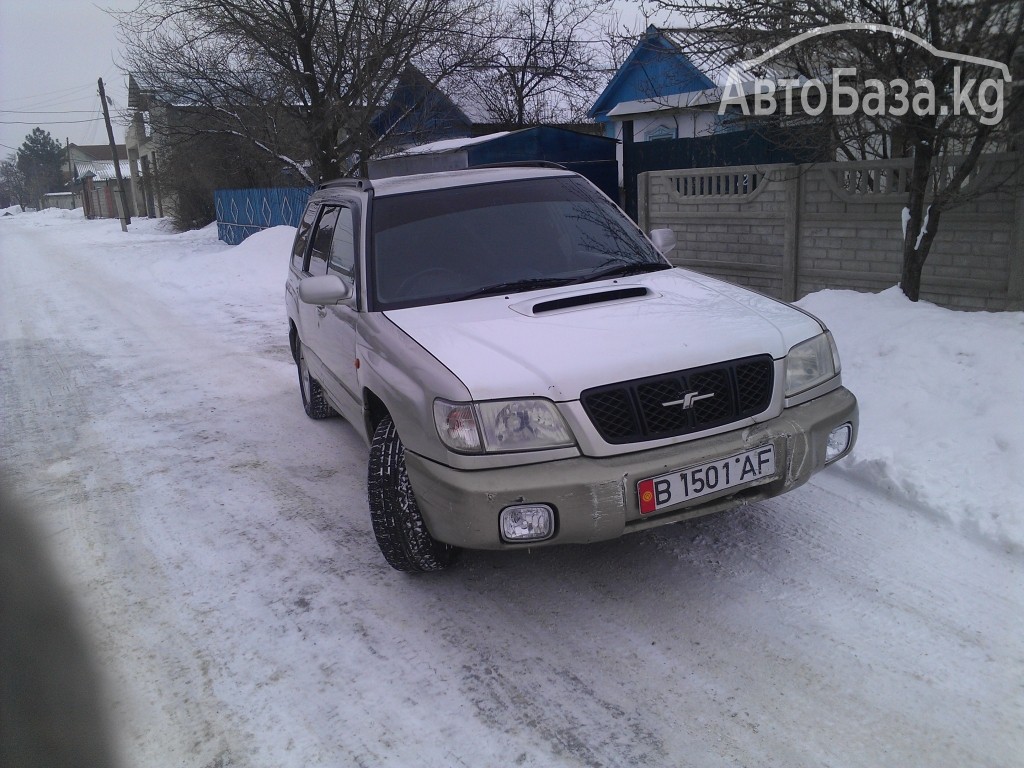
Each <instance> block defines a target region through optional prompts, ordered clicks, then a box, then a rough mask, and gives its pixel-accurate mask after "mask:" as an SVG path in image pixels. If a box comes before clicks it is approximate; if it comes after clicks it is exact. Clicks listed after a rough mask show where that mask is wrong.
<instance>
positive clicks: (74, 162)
mask: <svg viewBox="0 0 1024 768" xmlns="http://www.w3.org/2000/svg"><path fill="white" fill-rule="evenodd" d="M115 150H116V152H117V164H118V166H119V168H118V170H120V172H121V178H122V179H123V180H124V182H125V201H126V203H127V206H128V211H127V213H128V215H129V216H134V215H137V210H136V207H135V204H134V201H135V196H134V195H133V194H132V190H131V189H130V187H129V186H128V182H129V179H130V178H131V163H130V162H129V160H128V150H127V147H126V146H125V145H124V144H119V145H117V146H116V147H115ZM64 162H65V165H64V170H65V172H66V173H67V176H68V179H69V186H70V187H71V189H72V192H73V194H74V204H73V207H74V208H78V207H79V206H81V207H82V208H83V209H84V212H85V217H86V218H87V219H98V218H111V219H116V218H120V217H121V211H120V208H119V203H118V199H119V198H118V190H117V172H116V171H115V167H114V153H113V152H111V149H110V145H109V144H90V145H81V144H69V145H68V148H67V154H66V157H65V161H64ZM61 207H66V201H65V202H64V203H62V204H61Z"/></svg>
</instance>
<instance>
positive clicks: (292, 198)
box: [213, 187, 313, 245]
mask: <svg viewBox="0 0 1024 768" xmlns="http://www.w3.org/2000/svg"><path fill="white" fill-rule="evenodd" d="M311 194H313V188H312V187H309V188H276V189H218V190H216V191H215V192H214V193H213V196H214V202H215V203H216V206H217V237H218V238H220V239H221V240H223V241H224V242H225V243H227V244H228V245H238V244H239V243H240V242H242V241H243V240H245V238H247V237H248V236H249V235H252V234H255V233H256V232H259V231H260V230H261V229H267V228H268V227H276V226H278V225H281V224H287V225H288V226H291V227H296V226H298V224H299V219H301V218H302V211H303V209H304V208H305V207H306V201H307V200H308V199H309V196H310V195H311Z"/></svg>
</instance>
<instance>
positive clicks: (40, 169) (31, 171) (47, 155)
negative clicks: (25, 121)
mask: <svg viewBox="0 0 1024 768" xmlns="http://www.w3.org/2000/svg"><path fill="white" fill-rule="evenodd" d="M17 156H18V159H17V166H18V170H19V171H21V173H22V175H23V176H24V183H25V191H26V195H25V196H26V201H27V202H30V203H31V204H32V205H35V206H36V207H42V206H41V203H42V198H43V195H44V194H46V193H47V192H59V191H60V190H61V189H63V186H64V184H63V180H62V178H61V163H62V162H63V159H64V148H63V147H61V145H60V144H59V143H58V142H56V141H54V139H53V137H52V136H50V134H49V133H48V132H47V131H44V130H43V129H42V128H33V129H32V133H30V134H29V135H28V136H26V137H25V142H24V143H23V144H22V145H21V146H20V147H18V152H17Z"/></svg>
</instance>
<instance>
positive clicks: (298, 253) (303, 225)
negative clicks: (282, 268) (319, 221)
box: [292, 205, 320, 272]
mask: <svg viewBox="0 0 1024 768" xmlns="http://www.w3.org/2000/svg"><path fill="white" fill-rule="evenodd" d="M319 210H320V209H319V207H318V206H316V205H311V206H309V207H308V208H307V209H306V212H305V213H304V214H302V221H300V222H299V229H298V231H297V232H296V233H295V243H294V244H293V245H292V266H293V267H294V268H295V269H297V270H299V271H300V272H301V271H302V267H303V261H304V260H305V257H306V246H307V245H308V244H309V233H310V232H311V231H312V230H313V222H314V221H316V215H317V213H318V212H319Z"/></svg>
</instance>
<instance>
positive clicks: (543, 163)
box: [468, 160, 569, 171]
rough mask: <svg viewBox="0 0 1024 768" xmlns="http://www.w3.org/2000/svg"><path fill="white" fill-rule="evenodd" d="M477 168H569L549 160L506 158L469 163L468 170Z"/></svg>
mask: <svg viewBox="0 0 1024 768" xmlns="http://www.w3.org/2000/svg"><path fill="white" fill-rule="evenodd" d="M477 168H554V169H556V170H559V171H567V170H569V169H568V168H566V167H565V166H564V165H562V164H560V163H553V162H551V161H550V160H506V161H505V162H503V163H484V164H483V165H471V166H469V169H468V170H475V169H477Z"/></svg>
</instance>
